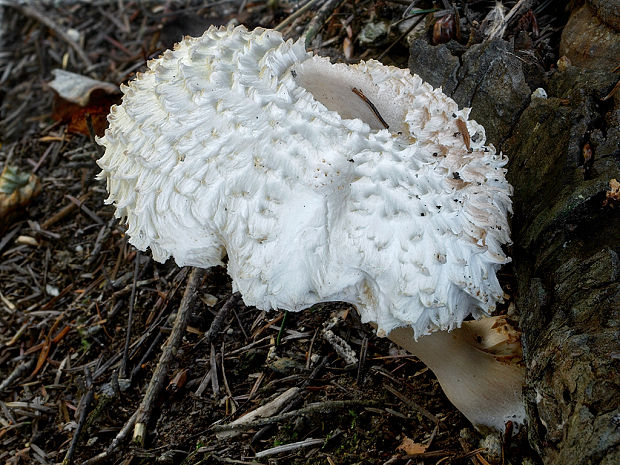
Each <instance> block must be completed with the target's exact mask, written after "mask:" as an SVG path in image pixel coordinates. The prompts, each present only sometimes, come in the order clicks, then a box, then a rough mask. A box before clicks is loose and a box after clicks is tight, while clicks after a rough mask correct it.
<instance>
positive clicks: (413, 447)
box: [396, 436, 427, 455]
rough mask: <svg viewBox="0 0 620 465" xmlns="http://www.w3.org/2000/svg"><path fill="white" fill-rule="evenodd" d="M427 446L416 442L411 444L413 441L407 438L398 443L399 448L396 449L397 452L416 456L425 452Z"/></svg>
mask: <svg viewBox="0 0 620 465" xmlns="http://www.w3.org/2000/svg"><path fill="white" fill-rule="evenodd" d="M426 449H427V446H425V445H424V444H420V443H418V442H413V439H409V438H408V437H407V436H405V438H404V439H403V442H401V443H400V446H398V447H397V448H396V450H397V451H401V452H404V453H405V454H407V455H418V454H423V453H424V452H426Z"/></svg>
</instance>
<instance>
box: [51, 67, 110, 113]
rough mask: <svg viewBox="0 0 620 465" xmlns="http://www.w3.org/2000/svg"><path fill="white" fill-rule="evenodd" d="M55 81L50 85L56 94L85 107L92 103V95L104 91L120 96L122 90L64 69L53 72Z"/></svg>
mask: <svg viewBox="0 0 620 465" xmlns="http://www.w3.org/2000/svg"><path fill="white" fill-rule="evenodd" d="M52 74H53V75H54V79H53V80H52V81H51V82H50V83H49V84H48V85H49V86H50V87H51V88H52V89H54V90H55V91H56V93H57V94H58V95H59V96H60V97H61V98H62V99H63V100H66V101H67V102H71V103H75V104H76V105H79V106H81V107H85V106H86V105H88V103H89V102H90V98H91V94H92V93H93V92H95V91H103V92H105V93H107V94H111V95H118V94H119V93H120V90H119V88H118V87H117V86H115V85H114V84H110V83H109V82H103V81H97V80H95V79H91V78H89V77H87V76H82V75H81V74H75V73H70V72H69V71H64V70H62V69H55V70H53V71H52Z"/></svg>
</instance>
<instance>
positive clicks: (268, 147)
mask: <svg viewBox="0 0 620 465" xmlns="http://www.w3.org/2000/svg"><path fill="white" fill-rule="evenodd" d="M353 87H355V88H356V89H358V90H359V91H361V92H363V94H364V95H365V96H367V97H368V99H369V100H370V101H371V102H372V103H373V104H374V106H375V107H376V111H375V110H372V108H370V106H369V104H368V102H367V101H365V100H364V99H362V98H360V97H359V96H358V95H356V94H355V93H354V92H353ZM122 91H123V93H124V97H123V101H122V104H121V105H119V106H115V107H113V109H112V111H111V113H110V115H109V117H108V120H109V123H110V125H109V128H108V129H107V131H106V133H105V136H104V137H102V138H101V139H99V143H100V144H102V145H103V146H105V149H106V150H105V154H104V155H103V157H102V158H101V159H99V160H98V164H99V166H100V167H101V168H102V172H101V174H100V179H105V180H106V181H107V189H108V192H109V197H108V199H107V203H113V204H114V205H115V206H116V216H117V217H119V218H126V222H127V225H128V230H127V233H128V235H129V238H130V239H129V241H130V243H131V244H133V245H134V246H136V247H137V248H138V249H140V250H145V249H146V248H147V247H150V248H151V250H152V253H153V258H154V259H155V260H157V261H165V260H166V259H168V258H169V257H170V256H173V257H174V259H175V260H176V262H177V263H178V265H180V266H184V265H192V266H199V267H211V266H215V265H220V264H222V263H223V259H224V257H225V256H226V255H227V256H228V262H227V267H228V272H229V274H230V276H231V277H232V280H233V288H234V290H238V291H240V292H241V294H242V296H243V299H244V301H245V302H246V304H248V305H255V306H256V307H258V308H259V309H286V310H290V311H299V310H302V309H304V308H307V307H310V306H312V305H314V304H316V303H318V302H326V301H345V302H349V303H351V304H353V305H354V306H356V308H357V309H358V310H359V312H360V314H361V317H362V320H363V321H365V322H374V323H376V325H377V327H378V332H379V334H386V333H389V332H390V331H391V330H392V329H394V328H397V327H400V326H409V327H412V328H413V330H414V333H415V336H416V337H418V336H420V335H424V334H428V333H430V332H432V331H435V330H439V329H441V330H443V329H452V328H454V327H458V326H460V324H461V322H462V321H463V319H464V318H466V317H467V316H469V315H470V314H473V315H474V316H476V317H477V316H480V315H482V314H485V313H489V312H491V311H492V310H493V308H494V306H495V304H496V302H497V301H499V300H501V298H502V290H501V287H500V285H499V283H498V281H497V279H496V271H497V269H498V268H499V267H500V266H501V265H502V264H504V263H506V262H507V261H509V259H508V258H507V257H506V255H505V254H504V253H503V251H502V249H501V246H502V245H503V244H505V243H507V242H508V241H509V228H508V223H507V214H508V212H509V211H510V210H511V202H510V198H509V195H510V193H511V187H510V185H509V184H508V182H507V181H506V179H505V169H504V168H503V167H504V165H505V164H506V161H507V160H506V158H505V157H503V156H502V155H501V154H497V153H496V152H495V149H494V148H493V147H492V146H491V145H485V134H484V129H483V128H482V126H480V125H479V124H477V123H476V122H475V121H471V120H470V121H468V120H467V117H468V114H469V110H467V109H466V110H459V109H458V107H457V105H456V103H455V102H454V101H453V100H451V99H450V98H449V97H447V96H446V95H444V94H443V93H442V92H441V90H440V89H433V88H432V87H431V86H430V85H429V84H427V83H424V82H423V81H422V80H421V79H420V78H419V77H418V76H416V75H411V74H410V72H409V71H408V70H402V69H398V68H395V67H390V66H384V65H382V64H381V63H379V62H377V61H368V62H361V63H359V64H357V65H353V66H347V65H344V64H335V65H332V64H330V63H329V61H328V60H327V59H326V58H322V57H318V56H313V55H312V54H310V53H307V52H306V51H305V49H304V46H303V42H302V41H297V42H292V41H287V42H285V41H284V40H283V39H282V36H281V35H280V34H279V33H278V32H276V31H272V30H266V29H255V30H254V31H248V30H247V29H245V28H244V27H242V26H240V27H236V28H220V29H216V28H213V27H212V28H210V29H209V30H207V31H206V32H205V33H204V34H203V36H202V37H199V38H185V39H184V40H183V41H182V42H180V43H178V44H177V45H176V46H175V48H174V50H173V51H170V50H169V51H166V52H165V53H164V54H163V55H162V56H161V57H159V58H157V59H155V60H152V61H150V62H149V63H148V70H147V71H146V72H145V73H143V74H139V75H138V77H137V78H136V79H135V80H134V81H132V82H131V83H129V85H128V86H122ZM377 113H378V114H380V115H382V116H383V118H384V119H385V121H386V122H387V124H388V125H389V130H388V129H386V128H384V126H383V124H382V123H381V122H380V121H379V119H378V118H377V116H376V114H377ZM464 130H466V131H467V134H463V133H462V132H463V131H464Z"/></svg>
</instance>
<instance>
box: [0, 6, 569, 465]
mask: <svg viewBox="0 0 620 465" xmlns="http://www.w3.org/2000/svg"><path fill="white" fill-rule="evenodd" d="M10 3H11V2H1V3H0V5H5V6H4V7H3V6H0V9H2V10H3V11H2V18H1V19H2V32H3V44H2V49H1V50H0V86H1V95H2V104H1V105H2V106H1V114H0V116H1V121H0V128H1V132H0V134H1V136H0V137H1V138H0V143H1V144H2V146H1V148H0V167H5V166H11V167H14V168H16V169H17V170H19V172H20V173H25V175H24V176H22V177H23V183H24V184H25V187H24V191H23V192H22V197H23V198H22V199H21V200H22V201H21V203H20V206H19V207H18V208H12V209H11V210H10V211H9V210H8V209H7V212H6V214H5V216H4V217H2V218H0V315H1V318H0V461H3V462H4V463H6V464H7V465H9V464H11V465H17V464H26V463H28V464H29V463H41V464H52V463H61V462H63V460H67V459H68V460H67V461H66V462H65V463H85V462H87V463H95V462H96V461H98V462H99V463H110V464H111V463H123V464H129V463H134V464H135V463H185V464H197V463H237V464H252V463H287V464H307V463H321V464H338V465H343V464H354V463H356V464H357V463H359V464H387V463H394V464H406V463H455V464H457V463H475V464H482V465H484V464H486V463H489V462H491V463H493V462H497V461H498V460H501V459H498V454H497V450H499V449H501V445H502V444H501V441H500V439H499V438H492V437H491V438H486V439H485V438H483V437H482V436H480V435H478V433H476V432H475V431H474V430H473V429H472V428H471V426H470V425H469V424H468V422H467V421H466V420H465V418H464V417H463V416H462V415H461V414H460V413H459V412H458V411H457V410H456V409H455V408H454V407H453V406H452V405H451V404H450V403H449V402H448V400H447V399H446V398H445V396H444V395H443V393H442V391H441V389H440V387H439V385H438V383H437V381H436V379H435V378H434V376H433V374H432V372H430V371H429V370H428V369H427V368H425V366H424V365H423V364H422V363H421V362H420V361H418V360H417V359H416V358H415V357H413V356H411V355H409V354H407V353H403V352H402V351H399V350H397V348H395V347H394V346H393V345H391V344H390V343H389V341H387V340H386V339H382V338H378V337H377V336H376V335H374V333H373V331H372V328H370V327H369V326H367V325H362V324H361V323H360V321H359V318H358V317H357V315H356V313H355V311H354V310H353V309H352V308H350V307H348V306H346V305H343V304H338V303H334V304H324V305H318V306H316V307H313V308H312V309H310V310H308V311H305V312H302V313H299V314H293V313H284V312H260V311H258V310H256V309H254V308H251V307H246V306H245V305H243V303H242V302H241V301H240V300H239V299H237V298H236V295H233V294H232V293H231V285H230V280H229V278H228V277H227V275H226V270H225V269H223V268H216V269H212V270H209V271H208V272H206V273H204V274H202V275H201V276H200V285H199V288H200V292H198V295H197V299H196V300H195V301H194V302H193V303H192V305H191V310H192V312H191V315H190V317H189V320H188V326H187V328H186V330H185V334H184V337H183V339H182V341H181V344H180V346H179V347H178V349H177V350H176V353H175V357H174V358H173V360H172V362H171V365H170V367H169V370H168V371H167V376H166V377H165V387H164V389H163V391H162V393H161V394H160V395H159V396H157V398H156V402H155V404H154V408H153V409H152V410H151V411H149V414H150V420H149V421H147V423H146V433H145V434H146V441H145V443H144V445H142V446H138V445H135V444H134V443H132V442H131V434H132V431H133V428H132V427H131V426H132V424H133V423H132V415H133V414H134V412H136V410H137V409H138V407H139V405H140V402H141V400H142V398H143V396H144V393H145V391H146V390H147V386H148V385H149V382H150V380H151V378H152V376H153V372H154V370H155V367H156V366H157V364H158V360H159V358H160V355H161V353H162V347H163V345H164V343H165V341H166V339H167V338H168V336H169V335H170V334H171V331H172V327H173V325H174V321H175V315H176V314H177V312H178V311H179V310H178V309H179V307H180V306H181V299H182V297H183V293H184V288H185V286H186V283H187V281H188V276H190V270H188V269H182V268H179V267H177V266H176V264H175V263H174V262H173V261H172V260H169V261H168V262H167V263H165V264H160V263H157V262H155V261H153V259H152V258H151V256H150V253H149V252H144V253H142V252H138V251H136V250H135V249H134V248H133V247H132V246H130V245H129V244H128V243H127V238H126V236H125V234H124V226H123V225H122V224H119V222H118V221H117V220H116V219H115V218H114V217H113V211H114V210H113V207H112V206H110V205H105V204H104V200H105V198H106V191H105V186H104V185H103V184H102V183H101V182H99V181H97V180H96V175H97V173H98V172H99V168H98V167H97V165H96V163H95V160H96V159H97V158H98V157H99V156H100V154H101V148H100V147H99V146H98V145H97V144H96V143H95V142H94V140H93V137H92V132H91V130H90V129H91V127H92V130H93V131H94V132H97V133H98V134H101V133H102V131H103V130H104V129H105V124H106V121H105V116H106V115H107V112H108V110H109V107H110V105H112V104H114V103H117V102H118V101H119V94H117V93H115V92H106V91H105V89H106V87H105V86H102V87H101V88H99V89H96V90H95V91H94V92H93V93H92V94H91V95H90V100H89V101H88V103H87V105H85V106H79V105H75V104H72V103H70V102H68V101H67V100H65V99H63V98H61V97H59V96H58V95H57V94H56V93H55V92H54V91H53V90H52V89H51V87H50V82H51V81H52V79H53V74H52V71H53V70H56V69H64V70H67V71H71V72H74V73H77V74H80V75H82V76H88V77H91V78H94V79H97V80H100V81H103V82H106V83H111V84H113V85H114V87H116V86H118V85H119V84H121V83H123V82H127V81H128V80H130V79H132V77H134V76H135V73H136V72H138V71H141V70H144V69H145V66H146V65H145V63H146V61H147V60H148V59H150V58H153V57H156V56H158V55H159V54H161V53H162V52H163V51H164V50H165V49H167V48H168V47H170V46H172V44H173V43H174V42H176V41H177V40H179V39H180V38H181V37H182V36H183V35H200V34H201V33H202V31H204V30H205V29H206V28H207V27H208V26H209V25H212V24H215V25H225V24H229V23H230V22H231V21H236V22H237V23H241V24H245V25H246V26H248V27H249V28H253V27H256V26H263V27H275V26H277V25H278V24H280V23H282V21H284V20H286V19H287V18H291V15H293V14H295V13H296V12H297V11H298V10H299V9H300V7H301V6H302V2H299V3H297V2H289V3H285V2H277V1H274V2H272V1H269V2H264V1H260V0H259V1H255V2H247V1H243V2H240V1H234V0H229V1H219V2H212V3H211V5H209V4H208V3H206V2H196V1H187V2H181V1H168V2H161V3H160V2H124V1H94V2H91V4H89V5H85V4H80V3H79V2H56V3H57V4H58V5H60V6H50V4H54V2H48V3H47V4H34V5H33V6H32V7H24V6H17V5H13V6H7V5H8V4H10ZM325 3H329V2H317V3H316V6H313V7H312V8H310V9H309V10H308V11H307V12H306V13H302V14H301V15H299V16H298V17H297V18H293V19H292V20H291V21H289V23H285V24H284V25H283V26H281V29H282V30H283V32H284V34H285V36H287V37H292V38H297V37H299V36H300V35H301V34H302V33H303V32H304V29H305V27H306V26H307V24H308V23H309V22H310V20H311V19H312V17H313V16H314V15H315V14H316V11H317V8H318V7H319V6H320V5H322V4H325ZM332 3H341V2H332ZM408 3H409V2H407V1H358V2H353V1H347V2H344V3H343V4H342V5H340V6H339V7H338V8H337V9H335V10H334V11H332V12H331V14H329V15H328V16H327V17H325V18H324V19H323V20H322V24H323V25H324V27H323V29H322V31H321V32H320V33H319V34H318V35H317V36H316V37H315V39H314V41H313V48H314V50H315V51H317V52H318V53H321V54H325V55H328V56H330V57H331V58H332V59H334V60H339V61H350V62H355V61H358V60H360V59H370V58H380V59H381V60H382V61H383V62H385V63H388V64H396V65H399V66H401V67H406V65H407V60H408V48H407V46H406V44H405V43H404V40H405V33H406V32H407V28H409V27H410V26H409V24H412V23H413V19H417V18H418V17H419V18H422V21H421V23H420V25H421V26H420V25H418V26H417V27H418V29H419V28H420V27H424V28H425V31H426V34H427V35H428V36H429V37H430V36H431V35H433V24H434V23H435V22H436V21H437V20H439V19H441V20H442V21H445V22H446V23H447V24H448V27H447V29H446V30H445V31H443V32H442V31H440V30H438V29H437V28H435V29H434V33H435V36H436V37H435V39H436V40H444V39H446V38H447V39H455V40H458V41H460V42H461V43H462V44H463V45H467V43H468V41H470V40H473V41H475V40H477V39H476V37H475V36H476V32H480V31H476V30H474V29H475V28H474V26H473V25H475V24H483V21H482V20H483V19H484V17H485V16H486V15H487V14H488V13H489V11H490V9H491V8H492V6H493V5H492V4H491V2H475V1H474V2H460V1H457V2H455V4H456V5H457V6H458V10H459V12H460V15H461V16H462V17H461V18H460V20H461V22H462V23H463V24H468V22H469V24H470V25H471V27H470V28H469V31H468V35H466V33H465V31H456V29H454V28H451V26H449V24H450V21H452V22H453V23H454V21H455V16H454V12H453V11H452V10H446V9H443V8H444V6H441V7H439V8H433V6H432V5H431V4H430V2H418V3H419V5H416V7H415V8H414V9H413V10H412V12H417V11H418V10H422V11H423V12H422V13H416V17H415V18H411V19H409V20H408V21H409V23H407V27H406V28H403V27H402V26H401V27H400V28H399V26H398V24H399V23H401V22H402V21H401V19H402V16H403V13H404V12H405V10H406V8H407V5H408ZM439 3H441V2H439ZM465 3H466V4H467V8H464V7H463V4H465ZM515 3H516V2H506V6H507V8H508V9H509V8H510V7H511V6H512V5H514V4H515ZM535 3H536V4H537V5H538V6H539V7H540V8H541V9H539V10H538V11H539V13H535V11H536V10H534V11H530V12H524V13H523V14H522V15H521V17H522V18H524V19H523V21H521V22H519V24H520V26H519V27H521V28H529V29H528V30H529V31H530V32H533V27H532V21H534V20H536V21H535V23H534V24H536V28H537V29H538V30H539V31H541V30H542V31H543V33H544V31H547V33H548V38H549V40H548V41H547V43H546V44H547V45H548V46H549V49H550V50H553V49H554V47H556V49H557V38H558V34H559V31H560V29H561V24H562V21H565V18H564V19H562V18H563V17H562V16H561V15H560V16H558V17H557V18H555V17H553V18H551V17H550V13H549V11H545V8H546V7H545V3H546V4H547V7H548V5H549V3H550V2H535ZM541 5H542V6H541ZM431 10H432V11H431ZM410 14H413V13H410ZM528 15H529V16H528ZM472 18H473V20H472ZM476 19H478V20H479V21H474V20H476ZM528 21H529V23H528ZM553 21H557V22H558V23H559V26H558V25H557V24H554V23H553ZM457 22H458V20H457ZM552 23H553V24H552ZM386 25H387V27H386ZM513 27H517V26H515V25H513ZM457 33H458V34H459V35H458V37H457ZM511 33H514V31H512V32H511V31H510V30H508V31H507V33H506V34H507V35H509V34H511ZM442 34H443V36H445V37H443V38H442ZM555 58H556V59H557V56H556V57H555ZM102 89H103V90H102ZM90 122H92V125H91V124H90ZM89 126H91V127H89ZM16 177H17V178H18V179H21V178H20V176H19V175H16ZM28 183H30V184H28ZM31 194H32V195H31ZM0 195H2V194H0ZM6 197H8V196H6V195H5V197H0V199H2V200H4V201H5V202H6V203H7V204H8V200H6ZM0 204H1V202H0ZM502 279H503V282H504V287H505V290H506V295H507V304H506V307H504V311H506V308H508V306H509V305H510V303H511V278H510V272H509V270H508V271H506V272H504V276H503V277H502ZM226 303H228V305H227V306H226V308H225V310H222V308H224V306H225V305H224V304H226ZM216 315H220V317H222V318H223V323H222V326H221V329H220V330H219V331H218V332H217V334H215V335H214V336H213V337H211V336H209V337H207V338H206V340H205V335H206V334H207V332H208V330H209V328H210V327H211V324H212V322H213V319H214V316H216ZM334 317H337V323H336V324H335V326H334V327H333V328H332V331H333V332H334V333H335V334H336V335H338V336H340V337H341V338H342V339H344V340H345V341H346V343H347V344H348V345H349V346H350V347H351V348H352V349H353V351H354V352H355V353H356V354H357V356H358V363H356V364H349V365H347V363H346V362H345V360H343V358H342V357H341V356H340V355H338V353H337V352H336V350H335V348H334V345H333V344H331V343H330V342H329V340H328V337H326V336H325V331H324V330H325V325H326V323H327V322H329V321H331V320H332V319H333V318H334ZM291 388H297V389H294V390H293V391H291V392H292V393H293V394H292V397H291V398H290V399H289V400H288V401H287V402H286V403H285V404H284V406H283V408H284V409H285V412H288V415H285V418H283V419H281V420H280V421H279V422H275V421H274V422H272V423H270V424H269V425H266V426H264V427H262V426H256V425H254V427H253V428H251V429H249V430H247V431H243V432H241V434H237V435H235V436H228V437H222V436H221V434H220V435H217V434H216V432H215V426H214V425H221V424H227V423H229V422H230V421H232V420H234V419H237V418H239V417H240V416H241V415H242V414H244V413H246V412H250V411H252V410H254V409H256V408H257V407H258V406H260V405H262V404H265V403H267V402H269V401H272V400H273V399H275V398H276V397H277V396H279V395H281V394H282V393H284V392H287V391H289V390H290V389H291ZM280 413H282V410H280ZM119 434H121V437H120V440H118V441H115V437H117V435H119ZM123 434H124V435H123ZM482 439H485V441H486V442H485V443H484V444H483V445H482V446H481V444H480V441H481V440H482ZM523 444H524V442H520V443H519V442H517V444H516V445H513V446H512V447H510V446H509V445H506V444H504V445H505V446H506V447H505V448H504V458H503V460H504V463H536V459H535V458H532V457H531V452H530V451H529V450H528V449H527V447H526V446H524V445H523ZM282 445H289V446H290V447H289V449H288V450H286V449H285V450H284V451H281V452H278V449H273V448H274V447H276V446H282ZM486 447H490V448H491V450H489V449H487V448H486ZM493 447H495V448H496V450H495V452H494V451H493V450H492V449H493ZM98 454H99V459H97V460H94V459H93V458H94V457H96V456H97V455H98ZM101 454H102V455H101ZM89 460H90V461H89Z"/></svg>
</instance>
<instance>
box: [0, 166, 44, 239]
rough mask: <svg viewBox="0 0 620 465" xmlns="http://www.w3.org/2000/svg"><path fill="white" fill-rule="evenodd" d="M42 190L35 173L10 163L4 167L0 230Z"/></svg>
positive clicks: (1, 176)
mask: <svg viewBox="0 0 620 465" xmlns="http://www.w3.org/2000/svg"><path fill="white" fill-rule="evenodd" d="M40 191H41V185H40V183H39V178H37V177H36V176H35V175H34V174H28V173H24V172H21V171H19V170H18V169H17V168H15V167H13V166H9V165H7V166H5V167H4V169H3V170H2V174H0V224H1V225H2V226H0V232H2V230H3V229H4V227H6V226H8V225H9V224H10V222H11V220H12V219H13V218H14V217H15V216H17V215H18V214H19V212H20V210H21V209H23V208H25V207H26V206H27V205H28V204H29V203H30V200H31V199H32V198H33V197H35V196H36V195H37V194H38V193H39V192H40Z"/></svg>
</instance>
